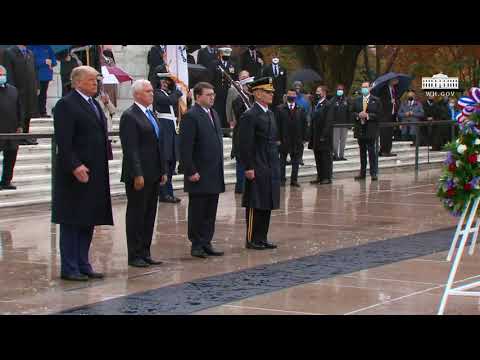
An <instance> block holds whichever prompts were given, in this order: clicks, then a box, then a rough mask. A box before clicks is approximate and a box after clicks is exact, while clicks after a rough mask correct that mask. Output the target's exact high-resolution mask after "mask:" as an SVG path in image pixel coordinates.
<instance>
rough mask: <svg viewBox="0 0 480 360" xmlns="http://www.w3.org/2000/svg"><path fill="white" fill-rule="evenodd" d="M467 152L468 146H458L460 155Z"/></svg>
mask: <svg viewBox="0 0 480 360" xmlns="http://www.w3.org/2000/svg"><path fill="white" fill-rule="evenodd" d="M465 150H467V145H464V144H460V145H458V147H457V151H458V153H459V154H463V153H464V152H465Z"/></svg>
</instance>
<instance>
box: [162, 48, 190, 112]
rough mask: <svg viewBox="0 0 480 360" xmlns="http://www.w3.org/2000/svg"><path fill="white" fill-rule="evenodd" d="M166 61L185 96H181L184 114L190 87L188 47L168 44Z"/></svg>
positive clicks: (180, 103) (181, 108)
mask: <svg viewBox="0 0 480 360" xmlns="http://www.w3.org/2000/svg"><path fill="white" fill-rule="evenodd" d="M164 61H165V65H166V68H167V71H168V72H169V73H170V74H172V75H173V77H174V80H175V82H176V83H177V85H178V86H179V87H180V88H181V90H182V92H183V96H182V97H181V98H180V101H179V106H180V112H179V114H180V115H182V114H184V113H185V112H186V111H187V94H188V91H189V87H188V63H187V48H186V46H185V45H166V51H165V53H164Z"/></svg>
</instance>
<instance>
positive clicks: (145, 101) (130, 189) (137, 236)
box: [120, 80, 167, 267]
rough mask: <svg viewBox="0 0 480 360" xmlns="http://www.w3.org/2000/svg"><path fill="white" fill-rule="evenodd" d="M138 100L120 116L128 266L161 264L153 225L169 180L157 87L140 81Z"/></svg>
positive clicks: (137, 83)
mask: <svg viewBox="0 0 480 360" xmlns="http://www.w3.org/2000/svg"><path fill="white" fill-rule="evenodd" d="M132 91H133V99H134V100H135V103H134V104H133V105H132V106H130V107H129V108H128V109H127V110H125V111H124V112H123V114H122V117H121V118H120V140H121V141H122V150H123V163H122V176H121V181H122V182H124V183H125V190H126V193H127V199H128V203H127V214H126V230H127V247H128V265H130V266H134V267H147V266H150V265H159V264H161V262H160V261H155V260H153V259H152V257H151V254H150V245H151V244H152V237H153V227H154V224H155V216H156V215H157V199H158V188H159V185H163V184H165V183H166V181H167V176H166V173H167V171H166V165H165V160H164V159H163V152H164V148H163V137H164V134H163V133H164V131H165V130H164V129H163V127H162V126H161V124H160V122H159V121H158V120H157V119H156V117H155V115H154V114H153V111H152V110H151V109H150V107H151V105H152V104H153V87H152V85H151V84H150V82H149V81H147V80H136V81H135V82H134V83H133V86H132Z"/></svg>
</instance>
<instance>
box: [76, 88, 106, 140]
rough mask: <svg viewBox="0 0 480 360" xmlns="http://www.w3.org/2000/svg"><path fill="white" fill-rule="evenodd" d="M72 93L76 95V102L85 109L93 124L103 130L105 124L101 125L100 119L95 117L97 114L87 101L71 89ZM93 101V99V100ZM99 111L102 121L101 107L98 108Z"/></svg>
mask: <svg viewBox="0 0 480 360" xmlns="http://www.w3.org/2000/svg"><path fill="white" fill-rule="evenodd" d="M72 93H74V95H75V96H77V98H78V102H79V103H80V106H81V107H82V108H83V110H85V112H86V113H87V114H88V115H90V116H89V117H90V119H92V121H94V122H95V124H96V125H97V126H98V127H100V128H101V129H102V130H104V131H105V126H102V125H103V124H101V123H100V120H99V119H98V117H97V114H95V111H94V110H93V109H92V108H91V107H90V105H89V104H88V103H87V101H86V100H85V99H84V98H83V97H82V96H81V95H80V94H79V93H78V92H77V91H76V90H74V91H72ZM94 103H95V101H94ZM97 109H98V106H97ZM98 111H99V113H100V117H101V119H102V121H103V122H104V119H103V116H102V109H98Z"/></svg>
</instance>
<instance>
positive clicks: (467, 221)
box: [438, 197, 480, 315]
mask: <svg viewBox="0 0 480 360" xmlns="http://www.w3.org/2000/svg"><path fill="white" fill-rule="evenodd" d="M479 205H480V197H477V198H475V199H470V200H469V201H468V203H467V205H466V206H465V210H464V211H463V213H462V215H461V217H460V220H459V221H458V225H457V230H456V231H455V235H454V236H453V241H452V246H451V247H450V251H449V252H448V255H447V261H451V260H452V257H453V254H454V252H455V248H456V246H457V243H458V240H459V239H460V236H461V237H462V238H461V240H460V245H459V247H458V250H457V253H456V255H455V258H454V260H453V264H452V268H451V270H450V275H449V276H448V281H447V284H446V286H445V291H444V293H443V296H442V300H441V302H440V308H439V309H438V315H443V313H444V312H445V307H446V305H447V300H448V297H449V296H450V295H454V296H474V297H480V291H468V290H470V289H473V288H476V287H480V281H476V282H473V283H470V284H465V285H462V286H459V287H456V288H453V287H452V286H453V282H454V280H455V275H456V273H457V270H458V266H459V264H460V261H461V259H462V256H463V251H464V250H465V246H466V244H467V240H468V238H469V236H470V234H473V236H472V240H471V244H470V248H469V252H468V254H469V255H473V252H474V250H475V244H476V242H477V238H478V232H479V229H480V217H477V211H478V207H479ZM476 217H477V219H476V221H475V218H476ZM474 222H475V226H473V223H474Z"/></svg>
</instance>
